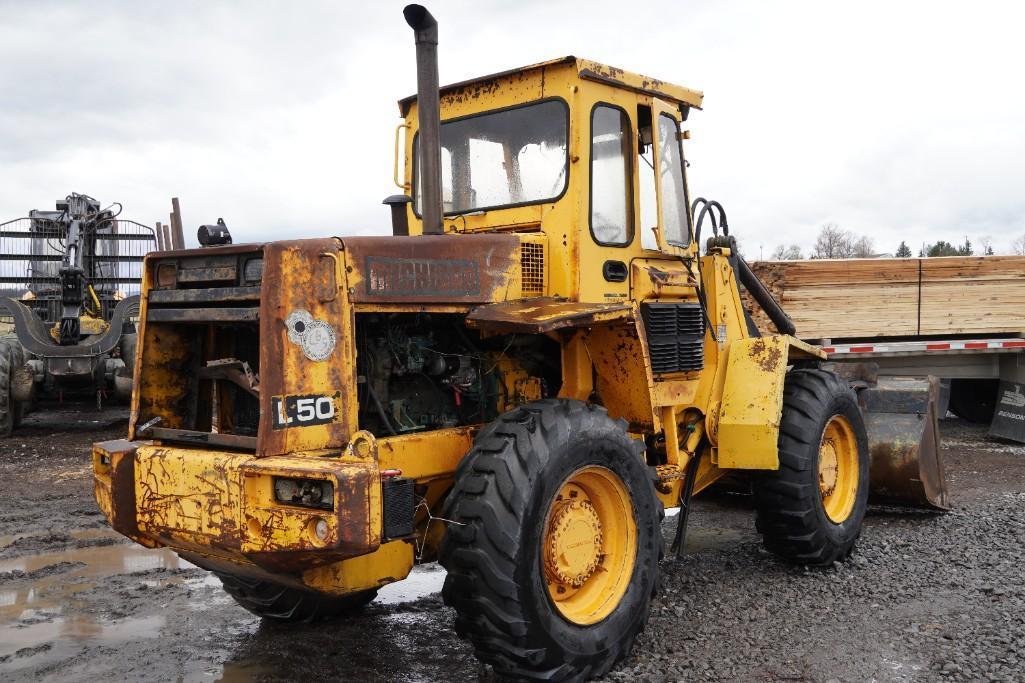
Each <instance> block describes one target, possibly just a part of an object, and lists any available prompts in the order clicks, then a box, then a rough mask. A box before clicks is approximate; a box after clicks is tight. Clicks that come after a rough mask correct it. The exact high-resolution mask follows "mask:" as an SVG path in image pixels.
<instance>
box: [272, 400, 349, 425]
mask: <svg viewBox="0 0 1025 683" xmlns="http://www.w3.org/2000/svg"><path fill="white" fill-rule="evenodd" d="M341 397H342V392H340V391H336V392H335V393H334V394H333V395H330V396H329V395H325V394H305V395H302V396H272V397H271V418H272V424H273V427H274V429H285V428H288V427H309V426H311V425H323V424H328V423H330V422H334V421H335V416H336V415H338V414H339V412H340V409H341V406H340V403H341Z"/></svg>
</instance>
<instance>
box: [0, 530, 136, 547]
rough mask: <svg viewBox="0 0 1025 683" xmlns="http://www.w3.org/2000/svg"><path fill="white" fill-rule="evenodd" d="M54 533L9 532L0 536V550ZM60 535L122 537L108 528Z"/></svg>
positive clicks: (46, 531)
mask: <svg viewBox="0 0 1025 683" xmlns="http://www.w3.org/2000/svg"><path fill="white" fill-rule="evenodd" d="M51 533H54V532H53V531H49V530H43V531H27V532H25V533H23V534H11V535H9V536H0V550H2V549H4V548H6V547H7V546H9V545H10V544H12V543H14V542H15V541H19V540H21V539H23V538H35V537H37V536H48V535H49V534H51ZM60 533H61V535H62V536H70V537H71V538H79V539H86V540H92V539H96V538H114V539H117V540H122V539H123V538H124V537H123V536H121V534H119V533H116V532H114V531H111V530H110V529H79V530H77V531H69V532H67V533H64V532H60Z"/></svg>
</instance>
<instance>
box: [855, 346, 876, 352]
mask: <svg viewBox="0 0 1025 683" xmlns="http://www.w3.org/2000/svg"><path fill="white" fill-rule="evenodd" d="M873 348H875V347H872V346H852V347H851V353H872V349H873Z"/></svg>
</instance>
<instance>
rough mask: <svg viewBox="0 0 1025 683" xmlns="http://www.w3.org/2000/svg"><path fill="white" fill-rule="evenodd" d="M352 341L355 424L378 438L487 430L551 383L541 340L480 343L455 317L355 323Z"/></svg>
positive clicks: (382, 317)
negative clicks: (457, 429)
mask: <svg viewBox="0 0 1025 683" xmlns="http://www.w3.org/2000/svg"><path fill="white" fill-rule="evenodd" d="M356 338H357V344H358V347H357V372H358V378H357V382H358V385H359V422H360V426H361V427H362V428H363V429H369V430H370V431H371V432H373V433H374V434H377V435H379V436H389V435H396V434H405V433H411V432H417V431H428V430H433V429H440V428H445V427H458V426H461V425H468V424H477V423H481V422H488V421H490V420H492V419H494V418H495V417H496V416H497V415H498V414H499V413H500V412H503V411H505V410H507V409H509V408H511V407H512V406H513V405H516V404H517V403H521V402H524V401H526V400H533V399H537V398H541V397H542V396H545V395H548V391H549V390H550V388H551V386H552V378H553V377H555V378H557V377H558V365H557V363H556V365H555V366H554V367H549V366H551V363H550V361H549V358H550V357H551V356H550V354H546V349H545V348H543V347H544V346H545V341H546V340H539V339H537V338H530V339H526V340H524V341H523V342H519V343H518V340H517V338H516V337H515V336H507V337H491V338H488V339H482V338H481V337H480V336H479V335H478V334H476V333H475V332H474V331H472V330H468V329H467V328H466V327H465V326H464V323H463V318H462V316H459V315H452V314H441V313H433V314H432V313H394V314H367V315H360V316H357V320H356ZM555 358H556V359H558V355H556V356H555ZM556 381H557V379H556ZM555 388H556V389H557V388H558V387H557V385H555Z"/></svg>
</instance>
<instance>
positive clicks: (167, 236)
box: [163, 225, 174, 249]
mask: <svg viewBox="0 0 1025 683" xmlns="http://www.w3.org/2000/svg"><path fill="white" fill-rule="evenodd" d="M163 229H164V246H165V247H167V248H168V249H174V244H172V242H171V226H170V225H164V226H163Z"/></svg>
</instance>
